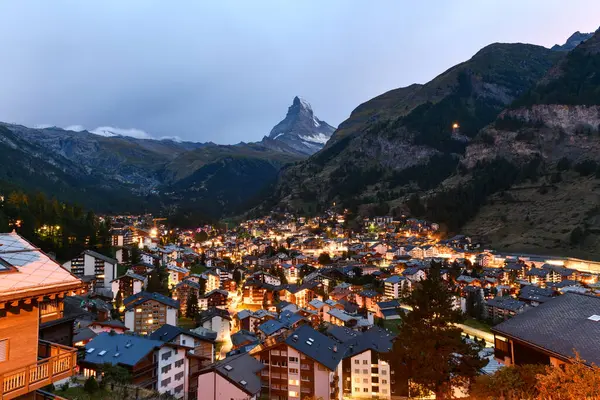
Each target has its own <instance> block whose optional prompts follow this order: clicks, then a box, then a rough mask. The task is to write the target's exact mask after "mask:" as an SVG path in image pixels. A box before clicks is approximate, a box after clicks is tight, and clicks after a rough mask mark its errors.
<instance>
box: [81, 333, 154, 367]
mask: <svg viewBox="0 0 600 400" xmlns="http://www.w3.org/2000/svg"><path fill="white" fill-rule="evenodd" d="M162 345H163V342H160V341H158V340H151V339H147V338H145V337H141V336H135V335H127V334H110V333H108V332H102V333H100V334H99V335H98V336H96V337H95V338H94V339H92V340H91V341H90V342H89V343H88V344H86V345H85V350H86V351H85V359H84V361H85V362H88V363H91V364H96V365H102V364H104V363H109V364H113V365H117V364H122V365H127V366H134V365H136V364H137V363H138V362H140V361H141V360H142V359H143V358H144V357H146V356H147V355H148V354H149V353H150V352H152V351H154V350H155V349H158V348H160V347H161V346H162Z"/></svg>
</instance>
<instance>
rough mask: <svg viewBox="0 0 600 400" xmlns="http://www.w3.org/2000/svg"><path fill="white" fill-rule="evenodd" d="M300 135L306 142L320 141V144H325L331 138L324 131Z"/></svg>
mask: <svg viewBox="0 0 600 400" xmlns="http://www.w3.org/2000/svg"><path fill="white" fill-rule="evenodd" d="M298 137H299V138H300V139H301V140H304V141H305V142H310V143H319V144H325V143H327V141H328V140H329V136H327V135H325V134H324V133H316V134H314V135H310V136H302V135H299V136H298Z"/></svg>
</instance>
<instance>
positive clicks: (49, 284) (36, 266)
mask: <svg viewBox="0 0 600 400" xmlns="http://www.w3.org/2000/svg"><path fill="white" fill-rule="evenodd" d="M82 288H83V283H82V282H81V280H80V279H78V278H77V277H75V276H73V275H72V274H70V273H69V272H68V271H67V270H65V268H64V267H62V266H61V265H60V264H58V263H56V262H55V261H54V260H52V259H51V258H49V257H48V256H47V255H46V254H44V253H43V252H42V251H40V250H39V249H37V248H36V247H35V246H33V245H32V244H31V243H29V242H28V241H27V240H25V239H24V238H22V237H20V236H19V235H18V234H17V233H15V232H12V233H0V398H1V399H3V400H10V399H13V398H16V397H19V396H24V395H30V396H31V395H33V394H34V393H35V392H36V390H38V389H41V388H42V387H44V386H46V385H50V384H52V383H54V382H57V381H60V380H63V379H66V378H69V377H70V376H72V375H74V374H75V371H76V367H77V350H76V349H74V348H72V347H70V346H65V345H61V344H57V343H54V342H50V341H47V340H42V339H41V338H42V337H44V338H49V337H51V336H52V335H58V336H59V337H61V338H63V337H64V336H65V334H64V332H63V329H65V328H66V329H69V328H70V329H71V332H70V333H67V334H66V335H67V336H66V339H65V341H69V340H71V343H72V337H73V333H72V321H67V323H62V322H63V321H64V319H63V318H64V316H63V298H64V297H65V296H70V295H76V294H79V293H80V292H81V290H82ZM54 322H56V323H57V325H56V326H57V327H58V331H55V330H54V328H53V326H52V325H53V323H54ZM44 326H45V332H44V333H43V334H40V329H41V328H44ZM69 337H70V339H69Z"/></svg>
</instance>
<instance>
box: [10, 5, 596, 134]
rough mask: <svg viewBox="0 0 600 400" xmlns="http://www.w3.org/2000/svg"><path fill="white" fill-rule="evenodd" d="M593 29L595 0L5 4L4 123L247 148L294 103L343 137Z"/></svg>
mask: <svg viewBox="0 0 600 400" xmlns="http://www.w3.org/2000/svg"><path fill="white" fill-rule="evenodd" d="M599 26H600V2H599V1H594V0H569V2H568V4H567V2H565V1H564V0H527V1H523V0H483V1H482V0H452V1H447V0H422V1H413V0H389V1H388V0H377V1H374V0H363V1H358V0H301V1H299V0H295V1H280V0H273V1H266V0H264V1H263V0H252V1H247V0H239V1H228V0H214V1H208V0H207V1H192V0H188V1H185V0H180V1H166V0H164V1H151V0H139V1H138V0H127V1H122V0H118V1H111V0H103V1H100V0H86V1H81V0H73V1H61V0H53V1H47V0H39V1H35V0H30V1H17V0H14V1H3V2H0V60H1V61H0V76H2V79H0V121H4V122H11V123H18V124H23V125H26V126H32V127H33V126H59V127H63V128H67V127H69V128H71V129H74V130H82V129H88V130H90V131H95V132H98V133H102V132H105V131H112V132H116V133H120V134H126V135H130V136H135V137H152V138H162V137H177V138H181V139H183V140H190V141H197V142H206V141H213V142H215V143H220V144H233V143H238V142H240V141H245V142H250V141H256V140H260V139H261V138H262V137H263V136H265V135H268V134H269V131H270V130H271V128H272V127H273V126H274V125H275V124H276V123H277V122H279V121H280V120H281V119H283V118H284V117H285V113H286V111H287V107H288V106H289V105H291V103H292V99H293V98H294V96H296V95H299V96H302V97H304V98H305V99H307V100H308V101H309V102H310V103H311V104H312V107H313V110H314V111H315V114H316V115H317V116H318V117H319V118H320V119H322V120H325V121H327V122H328V123H329V124H331V125H334V126H337V125H338V124H339V123H341V122H342V121H343V120H344V119H346V118H347V117H348V116H349V115H350V112H351V111H352V110H353V109H354V108H355V107H356V106H358V105H359V104H361V103H363V102H365V101H367V100H369V99H370V98H372V97H374V96H377V95H379V94H381V93H383V92H386V91H388V90H391V89H394V88H397V87H401V86H406V85H409V84H411V83H414V82H418V83H425V82H427V81H429V80H431V79H432V78H434V77H435V76H436V75H438V74H439V73H441V72H443V71H444V70H446V69H448V68H449V67H451V66H453V65H455V64H457V63H459V62H461V61H465V60H467V59H469V58H470V57H471V56H472V55H473V54H475V53H476V52H477V51H478V50H479V49H481V48H482V47H484V46H486V45H487V44H490V43H494V42H524V43H533V44H539V45H543V46H546V47H550V46H552V45H554V44H555V43H560V44H562V43H564V42H565V40H566V39H567V37H568V36H570V35H571V34H572V33H573V32H575V31H577V30H579V31H581V32H591V31H595V30H596V29H597V28H598V27H599Z"/></svg>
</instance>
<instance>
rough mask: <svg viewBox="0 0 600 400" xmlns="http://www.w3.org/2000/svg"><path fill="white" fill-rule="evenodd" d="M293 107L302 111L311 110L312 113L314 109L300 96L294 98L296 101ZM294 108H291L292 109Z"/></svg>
mask: <svg viewBox="0 0 600 400" xmlns="http://www.w3.org/2000/svg"><path fill="white" fill-rule="evenodd" d="M292 107H300V108H301V109H304V110H309V111H310V112H312V107H311V105H310V103H309V102H308V101H306V100H305V99H304V98H302V97H300V96H296V97H294V101H293V102H292ZM292 107H290V109H291V108H292Z"/></svg>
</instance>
